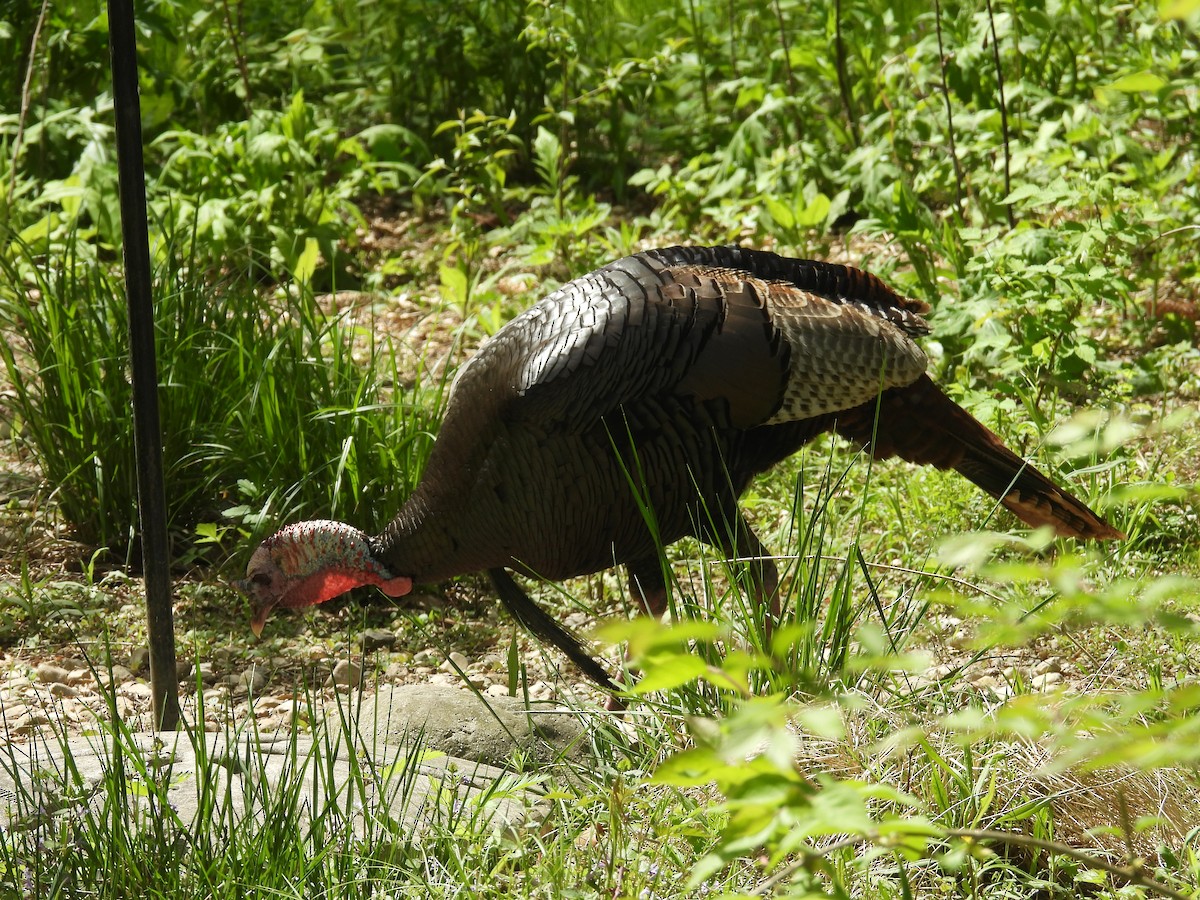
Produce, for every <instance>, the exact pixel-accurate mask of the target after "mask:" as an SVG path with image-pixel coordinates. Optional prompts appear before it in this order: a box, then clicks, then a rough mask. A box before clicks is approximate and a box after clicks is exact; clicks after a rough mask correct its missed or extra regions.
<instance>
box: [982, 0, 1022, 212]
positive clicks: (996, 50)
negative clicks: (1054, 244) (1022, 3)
mask: <svg viewBox="0 0 1200 900" xmlns="http://www.w3.org/2000/svg"><path fill="white" fill-rule="evenodd" d="M987 11H988V23H989V24H990V26H991V29H992V58H993V59H994V60H995V63H996V90H997V92H998V93H999V96H1000V136H1001V139H1002V140H1003V141H1004V196H1005V197H1007V196H1008V195H1009V194H1011V193H1012V173H1011V169H1012V151H1011V150H1010V149H1009V137H1008V105H1007V104H1006V103H1005V102H1004V72H1003V71H1002V70H1001V68H1000V39H999V38H998V37H996V16H995V14H994V13H993V12H992V0H987ZM1004 210H1005V212H1006V213H1007V215H1008V227H1009V228H1016V227H1017V219H1016V216H1015V215H1014V214H1013V205H1012V204H1011V203H1006V204H1004Z"/></svg>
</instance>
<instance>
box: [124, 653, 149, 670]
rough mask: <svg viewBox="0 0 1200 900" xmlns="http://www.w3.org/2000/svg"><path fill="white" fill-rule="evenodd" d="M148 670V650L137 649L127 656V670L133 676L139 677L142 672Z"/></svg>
mask: <svg viewBox="0 0 1200 900" xmlns="http://www.w3.org/2000/svg"><path fill="white" fill-rule="evenodd" d="M149 668H150V650H149V648H147V647H138V648H137V649H136V650H134V651H133V652H132V653H130V654H129V670H130V671H131V672H133V674H135V675H141V674H142V672H144V671H147V670H148V669H149Z"/></svg>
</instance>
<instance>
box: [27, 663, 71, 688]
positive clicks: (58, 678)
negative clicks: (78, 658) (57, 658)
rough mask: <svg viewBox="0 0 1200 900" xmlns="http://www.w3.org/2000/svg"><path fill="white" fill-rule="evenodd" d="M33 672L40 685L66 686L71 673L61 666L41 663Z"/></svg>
mask: <svg viewBox="0 0 1200 900" xmlns="http://www.w3.org/2000/svg"><path fill="white" fill-rule="evenodd" d="M33 671H34V674H35V675H37V680H38V681H40V682H42V684H66V683H67V679H68V678H70V677H71V673H70V672H68V671H67V670H66V669H64V668H63V667H62V666H56V665H53V664H52V663H42V664H40V665H39V666H38V667H37V668H36V669H34V670H33Z"/></svg>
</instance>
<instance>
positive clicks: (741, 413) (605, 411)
mask: <svg viewBox="0 0 1200 900" xmlns="http://www.w3.org/2000/svg"><path fill="white" fill-rule="evenodd" d="M927 310H928V307H927V306H926V304H924V303H922V302H920V301H915V300H910V299H907V298H904V297H901V296H899V295H897V294H895V293H894V292H893V291H891V290H890V289H889V288H888V287H887V286H886V285H885V284H884V283H883V282H881V281H880V280H879V279H877V278H875V277H874V276H872V275H869V274H867V273H865V272H861V271H859V270H856V269H852V268H849V267H844V266H838V265H832V264H827V263H820V262H811V261H806V260H795V259H788V258H784V257H780V256H776V255H774V254H771V253H766V252H762V251H754V250H747V249H743V248H738V247H673V248H667V249H661V250H651V251H646V252H644V253H639V254H636V255H634V256H630V257H626V258H624V259H620V260H617V261H616V262H613V263H610V264H609V265H607V266H605V267H603V268H601V269H599V270H597V271H595V272H593V273H591V274H589V275H586V276H583V277H582V278H579V279H576V280H575V281H572V282H570V283H569V284H567V285H564V286H563V287H562V288H560V289H559V290H557V291H555V292H554V293H552V294H550V295H549V296H547V297H546V298H545V299H544V300H542V301H541V302H540V303H538V304H537V305H535V306H533V307H532V308H530V309H529V310H527V311H526V312H524V313H523V314H521V315H520V316H518V317H517V318H516V319H514V320H513V321H511V322H510V323H508V324H507V325H506V326H505V327H503V328H502V329H501V330H500V331H499V332H497V333H496V335H495V336H494V337H492V338H491V339H490V340H488V341H487V342H485V344H484V345H483V346H482V347H481V348H480V350H479V351H478V353H477V354H476V355H475V356H474V357H473V358H472V359H471V360H470V361H469V362H468V363H466V364H465V365H464V366H463V368H462V369H461V370H460V372H459V374H458V377H457V378H456V380H455V382H454V384H453V386H452V388H451V393H450V398H449V402H448V404H447V410H446V415H445V419H444V421H443V424H442V427H441V429H440V431H439V434H438V437H437V440H436V442H435V444H434V447H433V449H432V452H431V454H430V458H429V462H428V465H427V468H426V471H425V473H424V475H423V477H422V480H421V482H420V484H419V485H418V487H417V489H416V490H415V491H414V493H413V494H412V496H411V497H410V498H409V499H408V501H407V502H406V503H405V504H404V506H403V507H402V509H401V511H400V512H399V514H398V515H397V516H396V518H395V519H394V520H393V521H392V522H391V524H389V525H388V526H387V528H385V529H384V531H383V532H382V533H381V534H379V535H375V536H372V537H365V542H366V544H365V546H366V548H367V549H366V554H367V555H368V556H369V557H370V562H371V565H372V566H375V567H376V568H375V569H374V570H373V571H375V572H377V573H378V574H376V575H374V576H372V577H373V578H374V580H370V581H368V582H367V583H382V582H388V579H393V578H394V579H401V580H403V581H409V580H411V582H416V583H420V582H436V581H441V580H443V579H446V578H450V577H454V576H457V575H461V574H465V573H468V572H475V571H482V570H488V571H490V572H492V574H493V578H494V579H496V581H497V586H498V587H499V588H500V593H501V597H502V598H503V599H504V600H505V602H506V604H507V605H508V606H509V607H510V609H513V611H514V612H515V613H516V614H517V616H518V618H520V619H521V620H522V621H523V622H525V624H527V625H528V626H529V627H531V628H532V629H533V630H534V631H535V632H537V633H539V635H540V636H542V637H543V638H546V639H548V640H550V641H551V642H552V643H555V644H556V645H558V646H560V647H561V648H562V649H564V650H566V651H567V652H568V655H570V656H571V658H572V659H575V660H576V661H577V662H578V661H579V659H578V658H577V654H578V653H579V652H581V651H579V648H578V645H577V644H576V645H575V646H574V647H573V648H572V647H568V646H566V644H567V643H568V642H569V641H570V640H573V639H570V638H568V637H566V636H564V635H565V633H564V632H562V631H561V629H558V628H557V626H556V625H554V624H553V623H552V622H549V621H547V619H548V617H545V618H542V619H539V621H536V622H535V621H531V617H532V618H538V617H539V616H544V614H542V613H541V612H540V610H537V609H536V607H534V606H533V605H532V601H529V600H528V598H527V597H525V598H524V600H522V599H521V598H522V597H523V596H524V595H523V593H522V592H520V589H519V588H516V586H515V584H514V583H512V582H511V579H509V578H508V577H507V575H506V574H504V573H503V569H505V568H510V569H514V570H516V571H520V572H522V573H526V574H533V575H537V576H540V577H543V578H546V579H550V580H561V579H564V578H568V577H571V576H576V575H583V574H587V573H591V572H596V571H599V570H602V569H606V568H609V567H612V566H614V565H618V564H625V565H626V566H628V568H629V571H630V576H631V588H632V590H633V592H634V594H635V596H636V597H637V598H638V599H639V600H641V601H642V602H643V603H645V604H646V605H647V606H648V608H649V609H650V611H651V612H659V611H661V603H662V599H661V595H662V585H663V582H662V570H661V566H660V564H659V553H660V548H661V547H662V546H665V545H667V544H670V543H672V542H673V541H676V540H678V539H680V538H682V537H686V536H694V537H697V538H699V539H701V540H703V541H705V542H708V543H710V544H713V545H714V546H716V547H718V548H719V549H720V550H721V552H723V553H724V554H726V555H727V556H729V557H735V556H736V557H739V558H740V557H761V556H766V551H765V550H764V549H763V547H762V545H761V543H760V542H759V541H758V538H757V537H756V536H755V535H754V533H753V531H752V530H751V528H750V526H749V525H748V524H747V523H746V522H745V520H744V519H743V518H742V516H741V514H740V513H739V511H738V508H737V500H738V497H739V495H740V494H741V493H742V492H743V491H744V490H745V488H746V487H747V485H748V484H749V482H750V480H751V479H752V478H753V477H754V476H755V475H756V474H758V473H760V472H762V471H764V470H766V469H769V468H770V467H771V466H773V465H775V464H776V463H777V462H779V461H780V460H782V459H784V458H786V457H787V456H789V455H791V454H792V453H794V452H795V451H796V450H797V449H798V448H799V447H801V446H802V445H803V444H804V443H805V442H807V441H809V440H811V439H812V438H814V437H816V436H817V435H819V434H822V433H824V432H828V431H831V430H832V431H835V432H837V433H839V434H841V435H843V436H844V437H847V438H849V439H850V440H852V441H854V442H856V443H858V444H860V445H864V446H867V447H868V448H869V449H870V452H872V453H873V454H874V455H875V456H876V457H879V458H884V457H890V456H899V457H902V458H904V459H907V460H909V461H911V462H915V463H922V464H930V465H934V466H937V467H939V468H954V469H957V470H958V471H959V472H961V473H962V474H963V475H964V476H966V477H967V478H969V479H970V480H972V481H973V482H975V483H976V484H977V485H979V486H980V487H981V488H983V489H984V490H985V491H987V492H988V493H990V494H992V495H993V496H994V497H996V498H998V499H999V500H1000V501H1001V502H1002V503H1003V504H1004V505H1005V506H1006V507H1008V508H1009V509H1010V510H1012V511H1013V512H1014V513H1015V514H1016V515H1017V516H1018V517H1019V518H1021V519H1022V520H1023V521H1024V522H1026V523H1028V524H1030V525H1035V526H1036V525H1044V524H1048V525H1052V526H1053V527H1054V528H1055V529H1056V530H1057V531H1058V533H1059V534H1061V535H1064V536H1073V537H1080V538H1094V539H1112V538H1119V537H1121V534H1120V532H1118V531H1117V530H1116V529H1114V528H1112V527H1111V526H1110V525H1108V524H1107V523H1106V522H1105V521H1103V520H1102V519H1101V518H1100V517H1099V516H1097V515H1096V514H1095V513H1094V512H1092V511H1091V510H1090V509H1088V508H1087V506H1085V505H1084V504H1083V503H1082V502H1080V501H1079V500H1077V499H1076V498H1074V497H1073V496H1071V495H1070V494H1069V493H1067V492H1065V491H1063V490H1062V489H1060V488H1059V487H1057V486H1056V485H1055V484H1054V483H1053V482H1051V481H1050V480H1049V479H1047V478H1046V477H1045V476H1043V475H1042V474H1041V473H1039V472H1037V470H1035V469H1034V468H1033V467H1031V466H1029V465H1028V464H1026V463H1025V462H1024V461H1023V460H1021V459H1020V458H1019V457H1017V456H1016V455H1015V454H1013V453H1012V452H1010V451H1009V450H1008V449H1006V448H1005V447H1004V445H1003V443H1002V442H1001V441H1000V440H999V438H997V437H996V436H995V435H994V434H993V433H992V432H991V431H989V430H988V429H987V428H985V427H984V426H983V425H982V424H980V423H979V422H978V421H976V420H975V419H974V418H973V417H972V416H970V414H968V413H967V412H966V411H965V410H963V409H962V408H961V407H959V406H958V405H957V404H955V403H954V402H953V401H951V400H950V399H949V398H948V397H946V395H945V394H943V393H942V391H941V390H939V389H938V388H937V386H936V385H934V383H933V382H932V381H931V380H930V379H929V377H928V376H927V375H926V374H925V367H926V359H925V355H924V353H923V352H922V351H921V349H920V347H919V346H918V345H917V343H916V341H915V339H916V338H918V337H919V336H921V335H922V334H925V333H926V332H927V331H928V326H927V325H926V323H925V321H924V319H923V318H922V314H923V313H925V312H926V311H927ZM293 527H295V526H293ZM286 531H287V530H286V529H285V532H286ZM285 532H281V533H280V535H283V534H284V533H285ZM280 535H277V536H276V537H275V538H269V539H268V541H267V542H265V543H264V545H263V549H261V550H260V553H259V554H258V555H256V558H257V559H259V563H260V565H259V572H258V574H259V575H260V576H262V577H259V578H258V579H257V589H258V593H259V594H260V595H261V596H258V597H255V594H254V593H252V598H253V599H254V601H255V605H256V609H258V610H259V612H260V617H259V618H256V621H258V622H259V624H260V627H261V621H262V618H265V613H262V609H263V608H264V607H265V608H266V609H267V611H269V609H270V607H271V606H274V605H283V606H300V605H308V604H309V603H312V602H320V600H323V599H327V596H321V597H320V598H319V599H317V600H313V599H310V597H311V596H312V595H311V594H304V593H303V592H297V593H296V594H295V595H294V596H291V595H287V594H286V590H285V588H284V586H283V583H282V582H280V583H279V584H272V585H268V584H267V579H266V577H265V576H263V570H262V564H265V563H264V560H266V559H267V558H268V557H269V558H270V562H271V565H272V566H275V565H277V564H278V563H279V561H280V560H281V559H284V558H285V557H288V554H289V553H290V554H292V555H293V556H295V555H296V553H297V552H298V551H296V550H295V549H294V548H293V549H292V550H289V551H288V552H287V553H284V552H283V551H282V550H280V549H279V548H280V547H283V546H284V545H286V544H289V543H290V542H291V539H287V540H284V539H282V538H281V537H280ZM273 541H274V542H275V543H274V544H273V543H272V542H273ZM299 555H300V556H303V555H304V554H303V553H300V554H299ZM331 565H332V566H333V567H334V568H336V567H337V566H338V565H341V566H342V568H341V569H339V571H342V570H345V569H346V568H347V567H346V566H345V565H342V564H341V563H337V562H336V561H335V562H334V563H330V562H329V560H324V561H321V562H319V563H318V562H313V563H312V564H311V566H310V565H309V564H308V563H305V564H304V566H301V567H300V568H299V569H296V571H292V569H287V571H285V572H284V574H285V575H287V576H288V578H289V579H291V580H292V581H295V580H296V579H297V578H299V577H300V576H304V577H308V576H309V575H311V574H312V572H314V571H316V570H317V567H318V566H323V567H325V568H326V569H328V568H329V567H330V566H331ZM255 566H256V563H255V561H254V560H253V559H252V561H251V566H250V570H249V573H248V574H249V575H250V578H248V580H247V582H246V583H244V587H246V589H247V590H252V589H254V587H255V586H254V585H253V584H251V582H252V581H253V580H254V579H255V571H256V570H255ZM287 566H292V567H293V568H295V566H294V565H293V563H292V562H288V563H287ZM351 568H352V567H351ZM269 574H270V575H271V577H272V578H274V577H275V571H274V570H271V571H270V573H269ZM753 575H754V578H755V580H756V581H758V582H759V583H760V584H761V585H763V586H764V594H769V593H771V591H773V589H774V578H775V575H774V567H773V565H771V564H770V562H769V560H764V561H762V562H761V563H760V564H759V568H758V569H757V570H756V571H755V572H754V573H753ZM343 580H344V579H343ZM343 580H340V581H338V584H339V586H340V585H341V584H342V583H343ZM351 580H352V579H351ZM288 583H289V584H290V583H292V582H291V581H288ZM359 583H363V582H359ZM389 583H390V582H389ZM395 583H396V584H399V583H400V582H395ZM343 590H344V588H343ZM400 590H401V588H396V590H395V591H391V592H393V593H395V592H397V591H400ZM514 590H515V591H516V592H517V593H516V594H514V593H513V591H514ZM338 592H339V593H340V592H341V591H338ZM518 595H519V596H518ZM329 596H333V594H330V595H329ZM524 604H528V605H525V606H524V609H523V611H522V609H521V607H522V606H523V605H524ZM589 674H592V675H593V677H597V675H596V674H595V673H593V672H589ZM597 680H599V679H597Z"/></svg>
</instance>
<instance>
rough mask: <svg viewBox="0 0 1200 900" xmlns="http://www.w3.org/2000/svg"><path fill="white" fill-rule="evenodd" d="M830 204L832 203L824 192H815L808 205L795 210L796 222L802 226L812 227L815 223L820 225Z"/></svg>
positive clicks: (827, 213) (826, 214)
mask: <svg viewBox="0 0 1200 900" xmlns="http://www.w3.org/2000/svg"><path fill="white" fill-rule="evenodd" d="M831 205H832V203H831V201H830V199H829V198H828V197H826V196H825V195H824V194H817V196H815V197H813V199H812V202H811V203H809V204H808V206H806V207H804V209H802V210H799V211H797V213H796V224H797V225H798V226H800V227H802V228H812V227H813V226H815V225H820V224H821V223H822V222H824V221H825V217H826V216H828V215H829V208H830V206H831Z"/></svg>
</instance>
